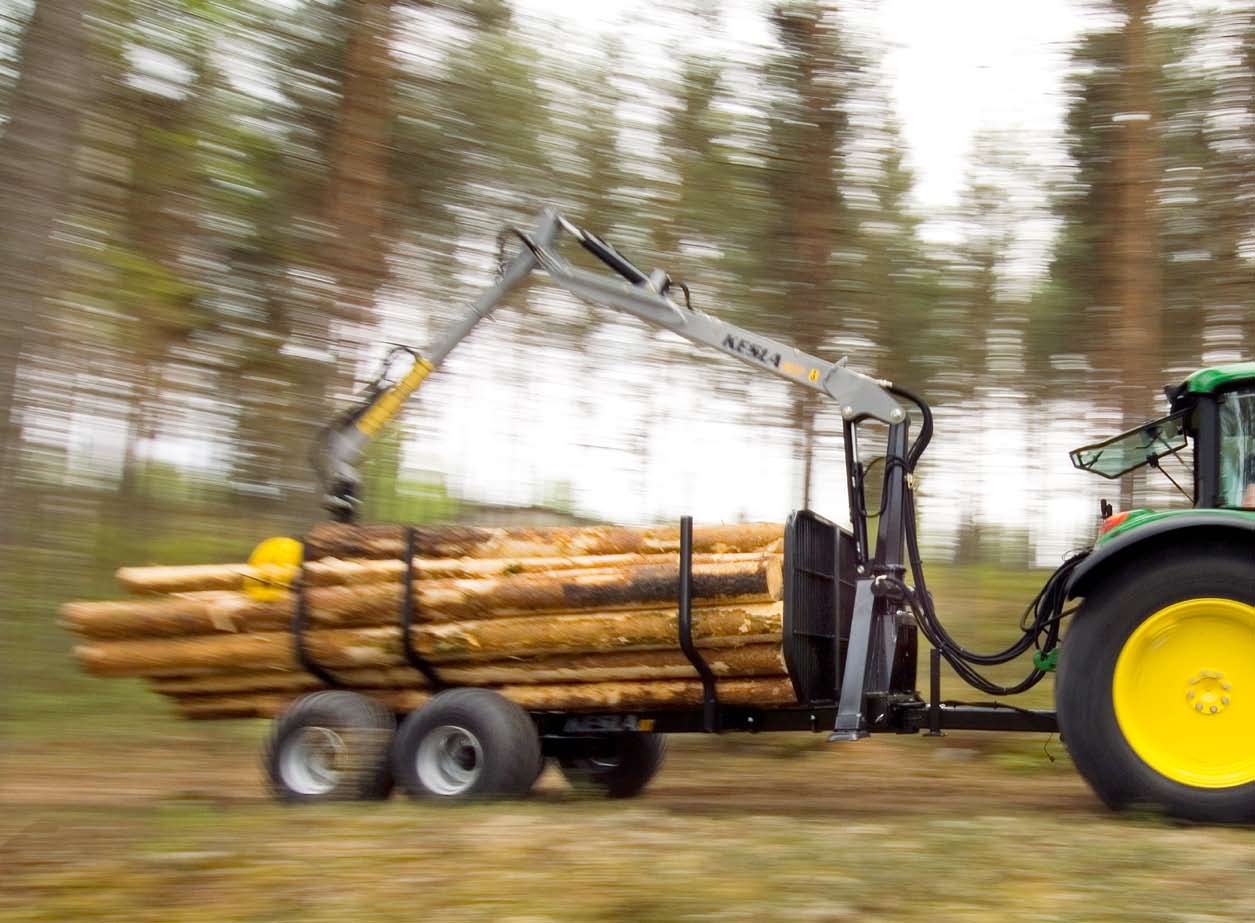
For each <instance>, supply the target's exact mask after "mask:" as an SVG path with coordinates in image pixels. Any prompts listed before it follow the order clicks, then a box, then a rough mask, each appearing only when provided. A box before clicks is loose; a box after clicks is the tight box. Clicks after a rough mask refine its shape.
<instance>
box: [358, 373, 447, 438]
mask: <svg viewBox="0 0 1255 923" xmlns="http://www.w3.org/2000/svg"><path fill="white" fill-rule="evenodd" d="M431 370H432V364H431V363H430V362H428V361H427V360H426V359H424V358H422V357H421V356H415V357H414V366H413V368H411V369H410V370H409V372H407V373H406V375H405V377H404V378H402V379H401V380H400V381H398V382H397V383H396V384H395V385H393V386H392V387H391V388H389V389H388V390H387V392H386V393H385V394H384V395H383V396H382V397H380V398H379V400H377V401H376V402H375V403H374V405H373V406H372V407H371V408H370V410H368V411H366V412H365V413H364V414H362V418H361V419H360V420H358V421H357V428H358V429H359V430H360V431H361V432H363V433H365V434H366V435H367V436H374V435H375V433H377V432H379V430H380V428H381V427H382V426H383V425H384V424H385V423H387V422H388V421H389V420H391V419H392V418H393V417H394V416H396V412H397V411H398V410H400V409H401V405H402V404H404V403H405V401H406V398H408V397H409V396H410V395H411V394H413V393H414V391H415V390H416V389H417V388H418V386H419V385H421V384H422V383H423V379H424V378H426V377H427V376H428V375H430V374H431Z"/></svg>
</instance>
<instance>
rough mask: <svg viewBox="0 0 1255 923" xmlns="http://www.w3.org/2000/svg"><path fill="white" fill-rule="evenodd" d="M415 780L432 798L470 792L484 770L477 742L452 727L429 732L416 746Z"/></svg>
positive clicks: (481, 749) (471, 736)
mask: <svg viewBox="0 0 1255 923" xmlns="http://www.w3.org/2000/svg"><path fill="white" fill-rule="evenodd" d="M415 759H416V769H417V770H418V780H419V781H420V782H421V783H422V784H423V787H424V788H425V789H427V790H428V791H429V792H431V793H432V794H435V795H443V796H446V797H449V796H456V795H463V794H466V793H467V792H469V791H471V790H472V789H473V788H474V786H475V783H476V782H477V781H478V780H479V777H480V774H481V773H482V772H483V768H484V749H483V747H482V746H480V743H479V738H477V737H476V736H475V735H474V734H472V733H471V732H470V731H468V730H467V729H466V728H464V727H459V726H457V725H454V724H445V725H441V726H440V727H438V728H433V729H432V730H431V731H430V732H429V733H428V734H427V736H425V737H424V738H423V741H422V743H420V744H419V746H418V753H417V755H416V757H415Z"/></svg>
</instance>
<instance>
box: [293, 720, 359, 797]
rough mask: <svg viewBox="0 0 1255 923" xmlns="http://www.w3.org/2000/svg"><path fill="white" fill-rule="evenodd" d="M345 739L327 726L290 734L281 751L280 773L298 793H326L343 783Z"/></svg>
mask: <svg viewBox="0 0 1255 923" xmlns="http://www.w3.org/2000/svg"><path fill="white" fill-rule="evenodd" d="M344 751H345V744H344V739H343V738H342V737H341V736H340V735H339V734H337V733H336V732H335V731H333V730H332V729H331V728H325V727H317V726H310V727H303V728H301V729H300V730H299V731H297V732H296V733H294V734H292V735H290V736H289V737H288V739H287V741H286V742H285V743H284V746H283V750H282V752H281V753H280V754H279V776H280V778H282V779H283V784H284V785H286V786H287V787H288V788H289V789H291V790H292V791H294V792H296V793H297V794H298V795H311V796H312V795H325V794H327V793H328V792H330V791H332V790H333V789H334V788H335V787H336V786H337V785H338V784H339V783H340V770H339V769H337V768H336V767H337V764H338V763H339V762H340V759H341V757H342V756H343V754H344Z"/></svg>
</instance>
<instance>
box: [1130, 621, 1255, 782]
mask: <svg viewBox="0 0 1255 923" xmlns="http://www.w3.org/2000/svg"><path fill="white" fill-rule="evenodd" d="M1252 684H1255V606H1251V605H1248V604H1247V603H1243V602H1239V601H1237V600H1235V599H1225V598H1223V597H1196V598H1193V599H1186V600H1183V601H1181V602H1178V603H1172V604H1171V605H1168V606H1165V607H1164V608H1162V609H1160V610H1159V611H1157V612H1154V613H1152V614H1151V615H1150V616H1148V617H1147V618H1146V619H1145V620H1144V621H1143V622H1142V623H1141V624H1140V625H1138V626H1137V628H1135V629H1134V630H1133V633H1132V634H1130V635H1129V637H1128V639H1127V640H1126V641H1125V642H1124V646H1123V647H1122V648H1121V650H1120V654H1119V656H1118V657H1117V659H1116V667H1115V672H1114V675H1113V677H1112V687H1111V695H1112V705H1113V706H1114V710H1115V717H1116V722H1117V724H1118V725H1119V727H1120V731H1121V732H1122V733H1123V735H1124V738H1125V740H1126V741H1127V742H1128V745H1129V746H1130V747H1131V748H1132V750H1133V752H1134V753H1136V754H1137V755H1138V757H1140V758H1141V760H1142V761H1143V762H1144V763H1146V765H1147V766H1149V767H1150V768H1151V769H1153V770H1154V771H1155V772H1157V773H1159V774H1160V775H1162V776H1164V777H1165V778H1167V779H1171V780H1172V781H1174V782H1179V783H1181V784H1183V785H1188V786H1192V787H1196V788H1232V787H1234V786H1238V785H1246V784H1249V783H1252V782H1255V709H1252V708H1251V707H1250V703H1245V704H1244V703H1243V702H1242V701H1241V700H1240V699H1238V698H1237V697H1236V694H1235V692H1236V690H1238V689H1247V688H1250V687H1251V686H1252ZM1183 706H1184V707H1183Z"/></svg>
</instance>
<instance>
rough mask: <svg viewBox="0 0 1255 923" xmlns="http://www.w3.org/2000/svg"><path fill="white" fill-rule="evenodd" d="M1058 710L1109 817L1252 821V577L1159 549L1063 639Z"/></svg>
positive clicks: (1235, 560) (1211, 558) (1113, 578)
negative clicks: (1113, 811)
mask: <svg viewBox="0 0 1255 923" xmlns="http://www.w3.org/2000/svg"><path fill="white" fill-rule="evenodd" d="M1055 701H1056V706H1057V708H1058V713H1059V727H1060V731H1061V732H1062V734H1063V738H1064V742H1065V743H1066V744H1067V747H1068V751H1069V752H1070V753H1071V755H1072V759H1073V761H1074V762H1075V763H1076V767H1077V769H1078V770H1079V771H1080V772H1081V775H1083V776H1084V777H1085V779H1086V780H1087V781H1088V782H1089V783H1090V785H1091V786H1092V787H1093V789H1094V791H1095V792H1096V793H1097V794H1098V796H1099V797H1100V798H1102V800H1103V801H1104V802H1106V803H1107V804H1108V805H1110V806H1111V807H1113V808H1123V807H1127V806H1131V805H1136V804H1146V805H1152V806H1157V807H1159V808H1160V809H1162V810H1164V811H1166V812H1168V813H1169V814H1173V815H1175V816H1178V817H1184V818H1188V819H1191V820H1199V821H1206V822H1213V823H1226V822H1227V823H1233V822H1244V821H1250V820H1255V567H1253V566H1252V563H1251V559H1250V554H1249V552H1246V553H1242V551H1241V550H1239V549H1235V548H1234V547H1233V546H1232V545H1221V544H1210V543H1209V544H1204V545H1193V546H1191V547H1189V548H1188V549H1187V548H1181V547H1174V548H1165V549H1159V550H1156V551H1154V552H1151V553H1148V554H1147V555H1145V556H1144V557H1141V558H1139V559H1138V561H1137V562H1136V564H1135V565H1132V566H1126V567H1125V568H1123V569H1122V570H1120V571H1119V572H1116V573H1113V574H1111V575H1108V577H1107V578H1106V579H1105V580H1103V581H1102V582H1101V583H1100V584H1099V585H1098V586H1097V587H1096V588H1095V589H1094V590H1093V591H1092V592H1091V593H1090V594H1089V595H1088V596H1087V597H1086V599H1085V601H1084V604H1083V606H1082V608H1081V611H1080V612H1078V613H1077V615H1076V616H1075V621H1074V624H1073V625H1072V627H1071V629H1070V630H1069V632H1068V634H1067V637H1066V638H1065V640H1064V645H1063V650H1062V654H1061V656H1060V658H1059V674H1058V682H1057V684H1056V687H1055Z"/></svg>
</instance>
